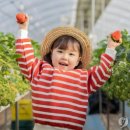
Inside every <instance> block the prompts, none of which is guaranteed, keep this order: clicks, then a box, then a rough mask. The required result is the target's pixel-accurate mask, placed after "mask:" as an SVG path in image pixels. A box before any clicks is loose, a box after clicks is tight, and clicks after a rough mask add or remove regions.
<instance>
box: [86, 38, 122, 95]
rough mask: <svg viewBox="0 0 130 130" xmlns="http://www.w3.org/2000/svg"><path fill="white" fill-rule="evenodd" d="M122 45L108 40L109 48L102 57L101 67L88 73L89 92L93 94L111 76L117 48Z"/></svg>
mask: <svg viewBox="0 0 130 130" xmlns="http://www.w3.org/2000/svg"><path fill="white" fill-rule="evenodd" d="M119 45H120V43H116V42H113V41H112V40H111V39H109V40H108V46H107V49H106V52H105V53H104V54H102V55H101V58H100V64H99V66H94V67H92V68H91V69H90V70H89V71H88V92H89V93H93V92H95V91H96V90H97V89H99V88H100V87H101V86H103V85H104V84H105V83H106V81H107V80H108V79H109V78H110V76H111V71H112V66H111V65H112V63H113V61H114V60H115V55H116V51H115V48H116V47H117V46H119Z"/></svg>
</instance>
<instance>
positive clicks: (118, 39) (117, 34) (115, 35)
mask: <svg viewBox="0 0 130 130" xmlns="http://www.w3.org/2000/svg"><path fill="white" fill-rule="evenodd" d="M111 38H112V39H113V40H114V41H116V42H121V41H122V34H121V32H120V31H115V32H113V33H112V34H111Z"/></svg>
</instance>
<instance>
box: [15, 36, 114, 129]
mask: <svg viewBox="0 0 130 130" xmlns="http://www.w3.org/2000/svg"><path fill="white" fill-rule="evenodd" d="M16 53H18V54H21V55H22V57H21V58H18V59H17V61H18V64H19V66H20V68H21V73H22V74H23V75H24V76H25V77H26V78H27V79H28V80H29V81H30V84H31V87H32V107H33V116H34V121H35V123H39V124H43V125H50V126H54V127H61V128H68V129H70V130H82V129H83V126H84V124H85V120H86V113H87V110H88V97H89V94H91V93H93V92H95V91H96V90H97V89H98V88H100V87H101V86H102V85H103V84H104V83H105V82H106V81H107V80H108V78H109V77H110V75H111V72H110V70H111V63H112V62H113V58H112V57H111V56H110V55H108V54H107V53H104V54H102V55H101V60H100V65H99V66H94V67H92V68H91V69H89V70H82V69H74V70H70V71H65V72H64V71H62V70H58V69H56V68H54V67H53V66H51V65H50V64H48V63H47V62H45V61H42V60H40V59H37V58H36V57H34V50H33V48H32V45H31V42H30V39H29V38H22V37H19V38H18V39H17V40H16ZM108 70H109V71H108Z"/></svg>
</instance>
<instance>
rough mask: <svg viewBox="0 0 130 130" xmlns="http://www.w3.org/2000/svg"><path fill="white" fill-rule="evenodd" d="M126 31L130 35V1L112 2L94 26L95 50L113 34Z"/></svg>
mask: <svg viewBox="0 0 130 130" xmlns="http://www.w3.org/2000/svg"><path fill="white" fill-rule="evenodd" d="M124 29H127V30H128V32H129V33H130V0H120V1H119V0H111V1H110V3H109V5H108V6H107V8H106V9H105V10H104V12H103V13H102V15H101V16H100V18H99V19H98V21H97V23H96V24H95V26H94V34H93V35H94V36H93V37H94V38H95V40H94V41H95V42H94V45H93V46H94V48H96V47H97V45H96V43H97V42H98V41H100V40H102V39H104V38H105V37H106V36H107V35H108V34H110V33H111V32H113V31H115V30H124Z"/></svg>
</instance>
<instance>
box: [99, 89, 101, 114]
mask: <svg viewBox="0 0 130 130" xmlns="http://www.w3.org/2000/svg"><path fill="white" fill-rule="evenodd" d="M99 113H100V114H101V113H102V92H101V90H99Z"/></svg>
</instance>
